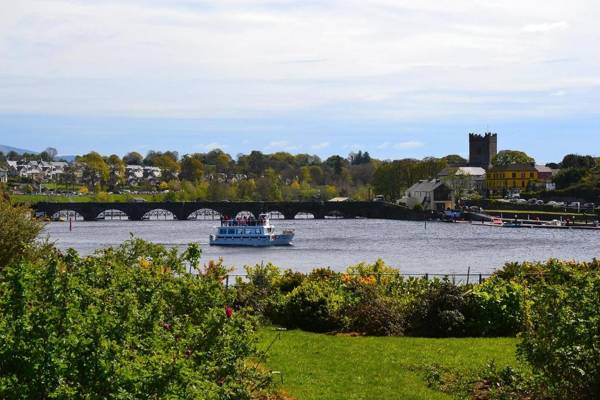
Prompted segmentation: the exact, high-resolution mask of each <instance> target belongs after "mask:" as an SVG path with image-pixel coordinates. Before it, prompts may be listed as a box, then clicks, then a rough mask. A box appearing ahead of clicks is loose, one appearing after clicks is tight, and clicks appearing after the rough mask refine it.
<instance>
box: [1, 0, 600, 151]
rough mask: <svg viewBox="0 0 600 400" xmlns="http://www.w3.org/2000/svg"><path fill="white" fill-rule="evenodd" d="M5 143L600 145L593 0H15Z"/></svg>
mask: <svg viewBox="0 0 600 400" xmlns="http://www.w3.org/2000/svg"><path fill="white" fill-rule="evenodd" d="M0 7H1V9H2V12H1V13H0V144H4V145H10V146H14V147H20V148H26V149H31V150H43V149H44V148H46V147H48V146H52V147H56V148H57V149H58V150H59V153H61V154H81V153H85V152H88V151H91V150H97V151H99V152H101V153H104V154H111V153H116V154H124V153H125V152H128V151H131V150H136V151H140V152H142V153H145V152H147V151H148V150H151V149H154V150H167V149H173V150H177V151H179V152H180V153H181V154H184V153H190V152H204V151H208V150H210V149H213V148H221V149H223V150H224V151H227V152H229V153H231V154H234V155H235V154H238V153H242V152H248V151H250V150H253V149H257V150H261V151H265V152H273V151H289V152H292V153H298V152H308V153H311V154H318V155H320V156H327V155H331V154H342V155H345V154H347V153H349V152H350V151H356V150H359V149H361V150H367V151H369V152H370V153H371V154H372V155H373V156H376V157H379V158H390V159H397V158H404V157H424V156H443V155H446V154H450V153H458V154H462V155H463V156H466V155H467V153H468V133H469V132H485V131H488V130H489V131H493V132H497V133H498V135H499V147H500V148H501V149H508V148H510V149H520V150H524V151H526V152H528V153H529V154H530V155H532V156H534V157H535V158H536V159H537V160H538V161H542V162H549V161H557V160H560V159H561V158H562V156H563V155H564V154H566V153H569V152H574V153H585V154H594V155H600V140H599V139H600V106H599V104H600V51H599V50H598V43H600V26H599V25H598V21H599V20H600V3H598V2H595V1H592V0H570V1H558V0H547V1H544V2H541V1H527V0H521V1H516V0H488V1H483V0H453V1H451V2H440V1H439V0H419V1H414V0H412V1H408V0H343V1H342V0H319V1H315V0H303V1H299V0H219V1H201V0H118V1H116V0H68V1H67V0H56V1H55V0H19V1H13V0H0Z"/></svg>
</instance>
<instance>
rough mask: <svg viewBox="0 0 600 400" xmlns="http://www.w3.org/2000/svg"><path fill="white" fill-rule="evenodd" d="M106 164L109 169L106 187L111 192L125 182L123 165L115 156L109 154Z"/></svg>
mask: <svg viewBox="0 0 600 400" xmlns="http://www.w3.org/2000/svg"><path fill="white" fill-rule="evenodd" d="M106 163H107V164H108V167H109V168H110V173H109V177H108V186H109V188H110V189H111V190H114V189H115V188H116V187H117V186H119V185H122V184H123V182H124V181H125V163H124V162H123V160H121V159H120V158H119V156H118V155H116V154H111V155H110V156H109V157H108V158H107V159H106Z"/></svg>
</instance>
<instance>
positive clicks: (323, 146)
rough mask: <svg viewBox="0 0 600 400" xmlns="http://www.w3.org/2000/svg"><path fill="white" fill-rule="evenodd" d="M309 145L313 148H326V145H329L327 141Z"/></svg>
mask: <svg viewBox="0 0 600 400" xmlns="http://www.w3.org/2000/svg"><path fill="white" fill-rule="evenodd" d="M310 147H311V148H312V149H315V150H322V149H326V148H327V147H329V142H321V143H315V144H313V145H311V146H310Z"/></svg>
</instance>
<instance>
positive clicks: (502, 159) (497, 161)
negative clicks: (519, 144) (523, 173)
mask: <svg viewBox="0 0 600 400" xmlns="http://www.w3.org/2000/svg"><path fill="white" fill-rule="evenodd" d="M512 164H535V160H534V159H533V158H532V157H529V156H528V155H527V153H524V152H522V151H518V150H502V151H500V152H498V154H496V155H495V156H494V158H493V159H492V165H493V166H494V167H504V166H507V165H512Z"/></svg>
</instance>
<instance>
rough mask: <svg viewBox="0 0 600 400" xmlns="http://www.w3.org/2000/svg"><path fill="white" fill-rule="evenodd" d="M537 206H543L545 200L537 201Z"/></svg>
mask: <svg viewBox="0 0 600 400" xmlns="http://www.w3.org/2000/svg"><path fill="white" fill-rule="evenodd" d="M535 205H536V206H543V205H544V200H538V201H536V202H535Z"/></svg>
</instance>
